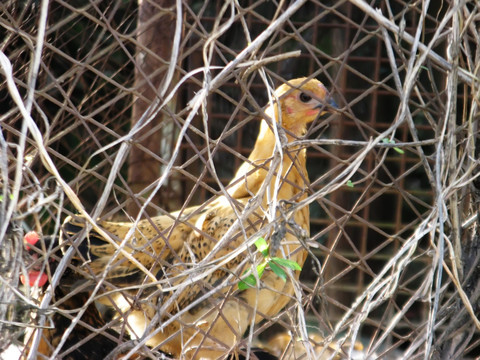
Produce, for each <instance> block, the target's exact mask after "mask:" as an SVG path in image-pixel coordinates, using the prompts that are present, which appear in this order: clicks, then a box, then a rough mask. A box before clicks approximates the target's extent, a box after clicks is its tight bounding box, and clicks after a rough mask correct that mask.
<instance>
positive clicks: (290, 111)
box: [61, 78, 336, 359]
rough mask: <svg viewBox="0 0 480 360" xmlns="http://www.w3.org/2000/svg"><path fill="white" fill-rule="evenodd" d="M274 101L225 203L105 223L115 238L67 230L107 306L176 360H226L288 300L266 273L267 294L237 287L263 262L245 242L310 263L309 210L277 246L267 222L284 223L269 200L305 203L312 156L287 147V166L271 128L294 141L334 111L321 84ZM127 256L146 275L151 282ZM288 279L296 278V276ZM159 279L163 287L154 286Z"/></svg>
mask: <svg viewBox="0 0 480 360" xmlns="http://www.w3.org/2000/svg"><path fill="white" fill-rule="evenodd" d="M274 95H275V96H274V102H273V103H272V104H271V105H270V106H268V107H267V108H266V110H265V114H266V115H267V119H268V118H269V119H268V120H265V119H264V120H262V122H261V125H260V130H259V134H258V137H257V140H256V142H255V146H254V148H253V150H252V152H251V154H250V156H249V158H248V160H246V161H245V162H244V163H243V164H242V165H241V166H240V168H239V169H238V171H237V173H236V175H235V176H234V178H233V180H232V181H231V182H230V183H229V184H228V186H227V187H226V191H225V192H224V193H223V194H222V195H217V196H216V197H214V198H212V199H210V200H209V201H207V202H206V203H205V204H202V205H200V206H195V207H191V208H188V209H185V210H182V211H179V212H176V213H172V214H165V215H161V216H157V217H153V218H149V219H144V220H141V221H139V222H137V223H130V222H110V221H98V222H97V225H98V227H99V228H101V229H102V230H104V231H105V233H106V234H108V235H109V238H107V237H105V236H103V235H102V234H105V233H102V234H100V233H99V232H98V231H90V232H89V233H88V234H85V233H86V231H84V228H85V227H86V224H87V222H86V220H85V219H84V218H83V217H81V216H71V217H68V218H67V219H66V221H65V223H64V226H63V233H62V239H61V242H62V246H63V247H64V248H66V247H68V246H70V244H73V242H75V246H76V255H75V261H76V262H77V264H78V265H79V267H80V268H81V269H82V270H84V271H85V272H86V273H87V274H88V273H90V274H92V275H93V278H94V279H95V281H97V279H99V278H102V276H104V291H105V292H106V293H108V296H105V297H104V298H102V300H101V301H102V302H103V303H105V304H108V305H111V306H114V307H115V308H116V309H117V310H118V311H119V314H120V315H119V317H120V318H123V319H124V320H125V321H126V328H127V329H128V331H129V333H130V335H131V336H132V337H133V338H141V340H142V341H145V343H146V344H147V345H148V346H150V347H152V348H159V349H161V350H162V351H165V352H167V353H170V354H171V355H172V356H174V357H175V358H185V359H193V358H195V359H217V358H221V357H222V356H225V354H228V353H229V352H231V351H232V349H233V348H234V347H235V345H236V343H237V342H238V341H239V340H241V339H242V336H243V334H244V332H245V331H246V329H247V328H248V326H249V325H251V324H252V323H258V322H259V321H260V320H262V319H269V318H271V317H273V316H275V315H276V314H278V312H279V311H280V310H281V309H283V308H284V306H285V305H286V304H287V303H288V302H289V301H290V300H291V297H292V294H293V290H294V289H293V285H292V279H288V280H287V281H285V279H283V278H282V277H279V276H278V275H276V274H275V273H274V272H273V271H272V270H271V269H270V268H269V267H267V268H266V269H265V271H264V273H263V275H262V277H261V284H260V285H261V286H252V287H250V288H247V289H243V290H241V289H239V288H238V282H239V280H240V278H241V277H242V276H245V275H244V273H245V271H247V272H248V271H249V269H250V270H251V269H252V268H253V265H252V264H258V263H259V262H261V261H262V259H263V256H264V255H261V254H259V253H258V252H257V253H255V254H254V251H253V250H254V248H253V247H247V246H245V243H246V241H247V239H250V241H251V242H250V243H249V244H251V243H253V241H252V239H253V240H254V239H255V238H258V237H260V236H264V237H265V238H266V239H267V241H270V242H271V243H270V252H271V254H270V255H271V256H278V257H281V258H286V259H289V260H291V261H293V262H296V263H297V264H298V265H300V266H302V265H303V263H304V261H305V258H306V255H307V251H306V249H304V248H303V247H302V244H301V242H300V241H299V239H298V236H299V235H298V234H299V229H300V230H301V232H303V235H304V236H308V234H309V209H308V206H304V207H302V208H299V209H296V210H295V211H294V212H293V215H292V216H291V218H289V222H285V223H284V224H283V229H282V230H281V231H279V232H276V234H275V236H276V238H278V236H279V235H278V234H281V236H280V239H277V240H275V241H273V240H272V238H273V237H274V230H273V226H270V227H269V226H268V225H269V222H270V223H271V222H272V219H271V216H270V221H269V216H267V215H266V214H267V213H268V212H269V214H277V215H279V211H278V209H273V210H274V211H271V210H270V206H271V203H272V199H275V198H276V200H277V202H278V201H281V200H284V201H285V203H288V204H291V205H295V203H298V202H300V201H301V200H302V199H304V198H305V197H306V189H307V187H308V184H309V180H308V174H307V171H306V167H305V166H306V150H305V149H301V148H300V147H293V146H290V147H288V148H285V149H284V150H283V152H282V156H281V158H280V161H277V162H275V161H274V160H273V157H272V155H273V154H274V151H275V147H276V144H277V140H276V139H278V137H276V136H275V134H274V133H275V132H274V131H273V126H274V125H272V122H276V124H277V125H281V126H282V128H283V129H284V130H285V134H286V141H287V142H292V141H294V140H297V139H298V138H301V137H302V136H303V135H304V134H305V132H306V129H307V125H308V124H309V123H311V122H312V121H313V120H315V119H316V118H317V117H318V116H320V115H322V114H325V113H327V112H329V111H330V110H332V109H333V108H335V106H336V105H335V103H334V101H333V100H332V99H331V97H330V95H329V93H328V91H327V90H326V88H325V87H324V85H323V84H322V83H321V82H319V81H317V80H315V79H311V80H309V79H307V78H299V79H295V80H291V81H289V82H288V83H286V84H283V85H281V86H280V87H279V88H278V89H277V90H276V91H275V94H274ZM270 119H271V121H270ZM277 145H278V144H277ZM277 159H278V157H277ZM267 179H268V181H267ZM275 211H276V213H275ZM79 237H82V239H79ZM83 237H84V239H83ZM112 242H115V243H116V244H113V243H112ZM119 249H121V250H119ZM125 253H128V254H130V255H131V256H133V258H134V259H135V260H137V261H138V262H139V263H141V264H142V265H143V266H144V268H146V269H148V276H147V275H146V274H145V271H144V270H141V269H139V267H138V266H137V265H136V264H135V263H134V262H132V261H131V259H129V257H126V256H125ZM291 273H292V276H293V278H294V279H298V276H299V271H293V272H291ZM152 275H154V276H155V277H156V278H157V279H158V282H152V280H151V279H152ZM135 285H137V286H136V287H135ZM140 285H141V286H140ZM138 289H140V290H138Z"/></svg>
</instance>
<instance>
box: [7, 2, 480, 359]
mask: <svg viewBox="0 0 480 360" xmlns="http://www.w3.org/2000/svg"><path fill="white" fill-rule="evenodd" d="M479 10H480V7H479V4H478V3H477V2H475V1H465V2H460V3H458V2H455V1H443V2H429V1H422V2H420V1H413V2H406V1H391V0H389V1H377V2H370V3H367V2H365V1H363V0H350V1H322V2H319V1H295V2H292V3H288V2H283V1H280V2H277V1H272V2H264V1H253V0H248V1H227V2H216V1H144V2H143V3H141V4H140V5H139V4H137V3H135V2H132V1H124V2H117V1H100V0H99V1H93V0H91V1H85V0H77V1H68V2H65V1H59V0H55V1H39V2H37V1H22V2H15V1H7V2H3V3H2V4H0V14H1V16H0V29H1V30H0V31H1V32H2V39H3V40H2V43H1V50H2V54H0V55H2V63H1V65H2V66H1V69H2V72H3V75H4V76H3V77H2V87H1V88H0V96H1V101H0V108H1V117H0V129H1V133H0V135H1V137H0V146H1V172H2V177H1V184H2V188H1V190H2V193H1V194H0V196H1V201H0V205H1V209H0V210H1V212H0V218H1V224H0V230H1V232H0V234H1V237H0V238H1V239H2V240H1V241H2V242H1V247H0V248H1V254H2V255H1V256H2V260H3V261H2V264H1V265H0V268H1V269H2V272H1V277H0V279H1V289H2V291H1V292H0V293H1V294H2V295H1V296H2V300H1V304H0V306H1V307H0V309H1V321H0V329H1V330H0V346H1V347H3V348H5V349H6V348H7V347H9V346H10V347H11V346H12V345H16V346H17V347H18V348H19V349H20V350H19V351H20V352H22V353H23V354H25V356H27V353H28V351H29V350H28V349H27V348H26V347H25V346H24V342H25V341H26V340H24V338H25V339H27V338H28V335H27V336H25V335H24V333H25V329H27V328H30V329H35V327H34V325H36V326H40V328H41V327H45V326H47V327H49V326H57V325H56V324H55V321H54V320H52V319H55V317H54V314H55V313H60V314H62V313H63V314H64V315H65V314H67V313H68V312H67V311H65V309H62V303H64V301H62V298H56V297H58V293H57V294H56V295H55V293H54V292H50V291H51V290H52V291H53V289H54V288H55V287H58V286H59V285H60V284H59V281H60V280H59V279H60V277H57V278H54V277H53V270H52V273H49V284H51V286H52V287H51V288H50V290H45V289H44V290H43V291H42V290H38V289H31V288H30V287H28V288H24V287H22V286H21V285H20V283H19V277H20V275H21V274H23V275H25V274H26V273H27V272H28V268H27V267H28V262H26V255H25V254H24V253H25V250H22V249H23V248H24V245H23V244H22V237H23V234H24V233H25V232H27V231H29V230H31V229H33V230H36V231H37V232H39V233H42V234H44V235H47V234H48V235H54V236H55V235H58V233H59V231H60V228H61V224H62V222H63V219H64V218H65V217H66V216H67V215H72V214H74V213H77V212H79V211H81V210H82V209H84V210H85V212H86V213H88V214H90V215H91V216H92V217H93V218H97V217H98V218H101V219H110V220H112V219H113V220H115V221H124V220H132V219H133V220H134V219H135V218H136V216H137V214H138V213H139V209H142V212H141V215H140V216H141V217H142V218H149V217H150V216H153V215H157V214H167V213H169V212H172V211H175V210H178V209H181V210H184V209H187V208H188V207H189V206H193V205H197V204H202V203H204V202H205V201H208V199H211V198H212V197H215V196H216V195H218V194H221V189H222V187H223V186H226V185H227V184H228V182H229V181H230V179H231V178H232V177H233V175H234V173H235V171H236V169H237V168H238V167H239V166H240V165H241V164H242V163H243V162H244V161H245V158H246V157H248V155H249V153H250V151H251V149H252V148H253V146H254V142H255V139H256V137H257V134H258V128H259V121H258V120H259V119H261V118H262V115H261V114H262V112H263V110H262V109H263V108H264V106H265V105H266V104H267V103H268V101H269V91H271V90H272V89H274V88H275V87H277V86H278V85H280V84H282V83H285V82H286V81H288V80H289V79H293V78H297V77H302V76H308V77H311V78H317V79H319V80H321V81H322V82H323V83H324V84H325V86H326V87H327V88H328V89H329V90H330V92H331V94H332V96H333V97H334V98H335V100H336V102H337V103H338V104H339V106H340V108H341V110H340V111H339V112H338V113H337V114H335V115H333V116H331V117H329V118H328V119H327V122H328V125H327V126H324V124H325V123H324V122H322V121H320V120H319V121H316V122H314V123H313V124H312V126H311V127H310V128H309V130H308V132H307V135H306V136H305V138H304V139H302V140H301V143H302V145H303V146H306V147H307V148H308V157H307V159H308V162H307V168H308V172H309V177H310V184H309V186H308V189H306V192H307V196H308V197H307V199H308V201H307V203H308V206H309V208H310V227H311V234H310V237H309V239H308V241H307V244H308V246H309V250H310V256H309V258H308V259H307V261H306V263H305V264H304V268H303V271H302V273H301V277H300V282H299V283H298V286H299V291H300V293H301V295H298V294H296V295H295V296H292V301H291V302H290V303H289V305H288V306H286V307H285V309H283V310H281V311H280V312H279V313H278V314H276V315H275V316H274V317H272V318H269V319H267V320H264V321H263V322H261V323H259V324H256V325H255V326H252V327H251V328H250V329H249V330H248V331H247V332H246V333H245V334H244V336H243V337H242V338H239V339H238V340H237V341H236V343H235V346H233V347H232V348H231V349H229V350H228V351H226V355H225V356H231V355H232V354H234V353H239V354H241V355H244V356H250V357H251V358H255V356H256V355H255V354H254V353H252V354H250V355H246V353H248V352H249V350H250V347H251V346H255V347H261V348H263V349H265V350H268V351H269V352H272V353H277V356H278V358H285V359H286V358H296V357H298V358H300V356H301V355H302V353H306V357H305V358H318V357H319V356H321V355H320V353H322V351H323V353H322V354H323V355H322V356H327V355H328V354H327V355H326V354H325V349H328V346H331V348H335V347H334V346H337V347H336V348H335V349H339V350H338V351H337V354H336V356H338V357H339V358H352V357H354V356H363V357H364V358H427V357H428V358H430V357H435V358H475V357H476V356H479V350H478V348H479V347H478V342H479V337H478V330H479V329H480V327H479V326H480V322H479V321H478V319H477V313H478V304H479V295H478V293H479V292H478V270H477V268H478V265H477V264H478V254H477V253H478V251H477V242H476V240H477V232H476V231H477V219H476V214H477V211H478V198H477V196H478V195H477V194H478V190H477V188H478V180H477V170H476V169H477V166H478V160H477V157H478V156H477V150H476V145H477V138H478V122H477V120H478V110H477V106H478V98H479V96H478V77H477V76H478V66H477V64H478V63H479V62H478V57H479V52H478V43H479V37H478V22H479V14H478V12H479ZM8 63H10V64H11V72H9V67H8ZM8 79H10V80H11V83H8V81H7V80H8ZM15 89H16V90H18V98H17V99H15V91H16V90H15ZM270 94H271V92H270ZM22 106H23V107H24V109H25V111H22ZM28 114H30V117H31V118H29V115H28ZM139 127H142V128H141V129H140V128H139ZM49 159H50V160H51V161H50V160H49ZM73 194H74V195H73ZM75 196H76V197H75ZM85 241H86V240H85ZM54 253H55V251H54V250H51V251H49V252H47V255H52V254H54ZM42 259H43V260H42V261H43V266H45V267H46V268H49V266H51V264H50V262H49V260H48V256H44V257H43V258H42ZM316 260H318V261H319V262H317V261H316ZM319 264H321V265H319ZM72 267H73V265H72V264H70V263H69V261H64V265H63V268H61V269H60V270H61V271H66V273H68V270H65V269H67V268H69V269H72ZM52 269H53V268H52ZM61 271H60V272H59V269H57V273H58V274H59V276H60V274H61ZM70 271H71V270H70ZM94 280H96V279H94ZM88 290H89V291H91V289H88ZM99 291H100V293H101V292H102V289H100V290H99ZM77 292H80V291H79V290H77ZM74 293H75V292H74ZM45 294H47V295H45ZM48 294H50V295H48ZM97 295H98V294H97ZM97 295H96V294H94V295H92V296H91V297H90V298H88V297H87V298H86V299H85V302H86V303H87V302H88V303H89V304H90V303H91V302H92V301H94V300H95V301H97V300H98V296H97ZM138 296H139V297H141V295H140V293H138ZM232 296H233V295H232ZM65 298H68V296H65ZM65 301H66V300H65ZM160 302H161V301H160ZM86 303H85V304H83V305H79V308H77V309H75V310H72V311H71V312H70V313H69V314H70V315H68V316H69V317H70V318H73V319H74V322H75V323H78V322H79V321H80V320H79V317H77V315H78V314H80V312H81V310H82V309H83V311H85V309H86V306H87V304H86ZM97 306H99V307H101V306H102V305H98V301H97ZM116 310H117V311H116V314H117V315H116V316H113V317H112V316H111V310H107V311H105V310H104V309H103V308H102V309H101V311H100V313H102V315H101V316H103V317H104V319H105V320H104V321H105V322H106V323H107V324H108V325H107V327H112V328H113V329H114V330H115V331H114V332H113V333H109V335H108V336H109V337H110V338H113V339H115V342H116V344H118V347H117V349H116V350H115V351H117V353H116V354H118V353H122V352H125V353H126V354H128V356H131V355H132V354H133V353H134V352H136V353H137V354H139V355H138V356H140V357H142V356H144V357H150V358H155V357H157V358H158V357H160V356H168V355H165V354H161V351H165V349H163V348H162V347H161V346H160V347H159V348H152V347H148V346H145V339H142V337H140V338H139V339H135V338H134V337H132V338H133V339H134V340H131V337H130V336H129V335H128V332H129V331H128V326H126V325H125V323H124V322H122V321H119V320H118V319H120V320H121V319H122V318H124V317H125V314H123V313H122V311H118V309H116ZM79 311H80V312H79ZM100 313H99V316H100ZM80 322H81V321H80ZM79 326H82V324H80V325H79ZM82 327H83V328H88V324H86V325H85V324H84V325H83V326H82ZM72 330H73V327H70V328H68V330H67V331H66V333H65V335H64V336H63V335H62V334H60V338H61V337H62V336H63V338H64V340H63V341H66V339H67V338H68V337H69V336H70V338H71V337H73V336H74V335H75V332H74V331H72ZM88 330H90V332H91V333H92V334H93V335H92V336H94V335H96V334H98V333H102V332H103V333H105V328H102V329H94V330H92V329H88ZM30 331H32V330H30ZM33 332H35V331H33ZM307 332H308V333H309V334H310V336H314V335H319V336H320V338H317V341H316V342H315V341H313V340H312V341H310V342H308V341H306V339H305V335H306V333H307ZM284 333H287V334H289V335H288V336H289V337H288V339H289V340H288V341H287V345H279V344H280V343H281V341H273V345H272V342H269V341H268V340H269V339H272V338H274V336H276V334H284ZM69 334H72V335H69ZM299 339H300V340H299ZM319 339H320V340H319ZM78 340H79V342H80V340H82V339H78ZM302 340H304V341H302ZM307 343H311V345H312V347H309V346H308V345H307ZM317 343H320V344H317ZM252 344H253V345H252ZM299 344H300V345H299ZM302 344H303V345H302ZM335 344H336V345H335ZM360 344H361V346H360ZM80 345H81V342H80ZM80 345H79V346H80ZM79 346H75V345H71V344H70V347H69V348H67V347H65V346H64V347H63V348H62V343H60V345H59V344H58V343H55V344H52V348H51V349H50V350H51V351H50V352H49V355H47V358H48V356H54V357H60V358H62V357H66V358H68V356H69V354H71V353H72V352H74V351H75V349H76V348H78V347H79ZM295 346H296V347H295ZM340 346H343V348H341V349H340ZM279 348H280V349H279ZM294 348H295V350H292V349H294ZM360 348H363V349H362V350H361V352H360V355H358V354H356V355H354V353H355V351H358V349H360ZM299 349H300V350H299ZM312 351H313V353H312ZM166 352H168V351H166ZM315 352H316V354H314V353H315ZM33 353H35V348H33V350H31V351H30V358H33V357H34V356H35V354H34V355H32V354H33ZM52 354H53V355H52ZM327 358H328V357H327Z"/></svg>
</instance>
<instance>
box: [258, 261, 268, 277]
mask: <svg viewBox="0 0 480 360" xmlns="http://www.w3.org/2000/svg"><path fill="white" fill-rule="evenodd" d="M266 267H267V262H266V261H264V262H262V263H261V264H260V265H258V266H257V274H258V278H259V279H260V278H261V277H262V275H263V271H264V270H265V268H266Z"/></svg>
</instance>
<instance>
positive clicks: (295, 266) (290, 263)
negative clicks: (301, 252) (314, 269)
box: [272, 257, 302, 270]
mask: <svg viewBox="0 0 480 360" xmlns="http://www.w3.org/2000/svg"><path fill="white" fill-rule="evenodd" d="M272 261H274V262H275V263H276V264H278V265H281V266H284V267H286V268H289V269H292V270H302V267H301V266H300V265H298V263H297V262H296V261H293V260H288V259H282V258H279V257H274V258H272Z"/></svg>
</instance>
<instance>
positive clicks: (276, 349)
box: [258, 332, 365, 360]
mask: <svg viewBox="0 0 480 360" xmlns="http://www.w3.org/2000/svg"><path fill="white" fill-rule="evenodd" d="M324 343H325V339H324V338H323V337H322V336H320V335H319V334H310V335H309V338H308V339H307V340H303V341H301V340H298V339H294V338H293V337H292V336H291V334H290V333H287V332H281V333H278V334H276V335H275V336H273V337H272V338H270V339H269V340H268V341H267V342H265V343H260V344H258V346H259V348H260V349H262V350H264V352H265V353H268V354H270V355H272V356H275V357H276V358H277V359H310V358H314V359H316V360H330V359H333V360H339V359H346V358H348V357H347V355H346V352H347V351H348V349H349V348H350V344H349V343H347V344H345V345H344V346H343V347H342V348H340V347H339V346H338V345H337V344H328V345H327V346H325V345H324ZM362 351H363V345H362V343H360V342H356V343H355V345H354V350H353V352H352V354H351V357H350V359H365V356H364V354H363V352H362Z"/></svg>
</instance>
